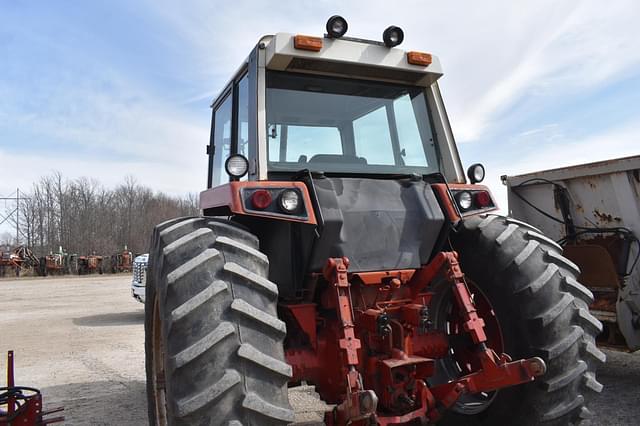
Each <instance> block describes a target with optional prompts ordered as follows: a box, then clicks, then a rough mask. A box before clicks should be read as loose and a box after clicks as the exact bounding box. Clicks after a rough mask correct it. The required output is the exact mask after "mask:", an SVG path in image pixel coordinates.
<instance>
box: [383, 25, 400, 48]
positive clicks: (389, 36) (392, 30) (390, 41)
mask: <svg viewBox="0 0 640 426" xmlns="http://www.w3.org/2000/svg"><path fill="white" fill-rule="evenodd" d="M382 40H383V41H384V44H385V46H387V47H395V46H397V45H399V44H400V43H402V41H403V40H404V31H402V28H400V27H396V26H393V25H392V26H390V27H389V28H387V29H386V30H384V32H383V33H382Z"/></svg>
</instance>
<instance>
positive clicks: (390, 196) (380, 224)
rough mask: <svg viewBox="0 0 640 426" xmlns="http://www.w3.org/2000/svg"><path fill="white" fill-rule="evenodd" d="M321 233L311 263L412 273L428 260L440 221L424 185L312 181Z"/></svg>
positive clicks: (314, 266) (433, 199)
mask: <svg viewBox="0 0 640 426" xmlns="http://www.w3.org/2000/svg"><path fill="white" fill-rule="evenodd" d="M313 182H314V186H315V188H316V192H317V194H318V203H319V205H320V209H321V211H322V217H323V220H324V229H323V230H322V236H321V238H320V240H319V241H318V243H317V245H316V247H315V249H314V253H313V259H312V262H311V264H312V269H314V270H320V269H321V268H322V266H323V265H324V263H325V262H326V259H327V258H328V257H340V256H347V257H348V258H349V259H350V260H351V265H350V267H349V270H350V271H351V272H362V271H379V270H392V269H407V268H417V267H419V266H421V265H423V264H425V263H427V262H428V261H429V257H430V256H431V254H432V252H433V249H434V246H435V244H436V240H437V238H438V235H439V234H440V231H441V230H442V226H443V225H444V222H445V218H444V214H443V213H442V210H441V209H440V207H439V204H438V201H437V200H436V197H435V195H434V193H433V190H432V189H431V187H430V186H429V185H428V184H427V183H425V182H424V181H409V180H404V181H397V180H379V179H360V178H334V177H332V178H323V179H314V181H313Z"/></svg>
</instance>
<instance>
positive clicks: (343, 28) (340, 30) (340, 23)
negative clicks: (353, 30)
mask: <svg viewBox="0 0 640 426" xmlns="http://www.w3.org/2000/svg"><path fill="white" fill-rule="evenodd" d="M348 28H349V25H347V20H346V19H344V18H343V17H342V16H340V15H333V16H332V17H331V18H329V20H327V34H328V35H329V37H331V38H340V37H342V36H343V35H345V33H346V32H347V29H348Z"/></svg>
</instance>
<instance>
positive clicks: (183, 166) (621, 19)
mask: <svg viewBox="0 0 640 426" xmlns="http://www.w3.org/2000/svg"><path fill="white" fill-rule="evenodd" d="M334 13H338V14H341V15H343V16H345V17H346V18H347V20H348V21H349V24H350V25H349V33H350V35H353V36H359V37H364V38H374V39H378V38H380V34H381V32H382V30H383V29H384V28H385V27H386V26H388V25H391V24H394V25H399V26H401V27H402V28H403V29H404V30H405V42H404V44H403V46H402V47H404V48H405V49H407V50H409V49H415V50H421V51H430V52H432V53H434V54H436V55H438V56H439V57H440V60H441V62H442V64H443V67H444V71H445V75H444V77H443V78H442V79H441V88H442V91H443V96H444V98H445V101H446V104H447V109H448V112H449V115H450V120H451V123H452V126H453V130H454V134H455V135H456V138H457V140H458V142H459V149H460V152H461V155H462V160H463V162H464V163H465V165H469V164H471V163H474V162H482V163H484V164H485V165H486V166H487V170H488V177H487V183H488V184H489V185H490V186H491V188H492V189H493V190H494V191H495V192H496V193H497V195H498V197H499V199H500V200H501V201H502V202H503V204H504V203H505V201H504V200H505V195H504V188H502V186H501V185H500V184H499V181H498V177H499V176H500V175H501V174H505V173H506V174H517V173H524V172H528V171H533V170H538V169H543V168H550V167H560V166H564V165H570V164H577V163H580V162H586V161H597V160H602V159H608V158H615V157H620V156H625V155H632V154H640V143H639V139H640V120H639V118H640V25H638V24H637V23H638V22H639V21H640V3H638V2H637V1H631V0H619V1H614V2H608V3H606V4H605V3H603V2H602V1H571V0H568V1H562V2H558V1H551V0H539V1H536V2H526V3H525V2H512V1H491V0H487V1H483V2H477V1H456V2H442V1H441V2H435V1H411V2H402V1H396V2H388V1H352V2H344V1H343V2H337V1H331V2H330V1H305V0H298V1H280V2H273V4H268V3H267V2H255V3H252V2H246V1H235V2H214V1H211V0H210V1H181V2H175V1H163V0H153V1H151V0H149V1H147V0H139V1H123V0H110V1H91V2H87V1H77V0H66V1H63V0H57V1H54V0H50V1H44V0H41V1H35V0H34V1H26V0H25V1H21V0H0V195H6V194H8V193H10V192H12V191H13V190H15V188H16V187H20V188H21V189H22V190H28V189H29V188H30V186H31V182H33V181H34V180H36V179H37V178H38V177H39V176H41V175H43V174H48V173H49V172H51V171H52V170H59V171H60V172H62V173H63V175H65V176H67V177H70V178H74V177H78V176H90V177H95V178H97V179H98V180H100V181H101V182H103V183H105V184H106V185H113V184H115V183H118V182H120V181H121V180H122V179H123V177H124V176H125V175H133V176H135V177H136V178H137V179H138V181H139V182H141V183H144V184H146V185H148V186H151V187H152V188H154V189H158V190H163V191H166V192H169V193H173V194H180V193H184V192H196V191H199V190H201V189H203V188H204V186H205V179H206V157H205V145H206V144H207V141H208V132H209V120H210V110H209V103H210V101H211V99H212V98H213V97H214V96H215V94H216V93H217V92H218V90H220V89H221V88H222V86H223V85H224V83H225V81H226V79H227V78H228V77H229V76H230V74H231V73H232V72H233V71H234V70H235V69H236V68H237V67H238V65H239V64H240V62H241V61H242V60H243V58H244V57H245V56H246V55H247V53H248V52H249V50H250V49H251V48H252V47H253V45H254V44H255V43H256V42H257V40H258V38H259V37H260V36H261V35H263V34H268V33H274V32H278V31H286V32H293V33H305V34H318V35H320V34H322V33H323V31H324V23H325V20H326V18H327V17H328V16H330V15H332V14H334ZM1 211H2V206H0V212H1Z"/></svg>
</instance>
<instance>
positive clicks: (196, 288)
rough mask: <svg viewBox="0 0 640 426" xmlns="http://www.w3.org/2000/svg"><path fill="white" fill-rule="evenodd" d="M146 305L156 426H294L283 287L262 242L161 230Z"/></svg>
mask: <svg viewBox="0 0 640 426" xmlns="http://www.w3.org/2000/svg"><path fill="white" fill-rule="evenodd" d="M148 270H149V275H148V279H147V284H146V302H145V351H146V367H147V395H148V402H149V404H148V408H149V422H150V424H152V425H156V424H168V425H195V424H198V425H200V424H207V425H218V424H220V425H245V426H248V425H284V424H287V423H290V422H291V421H293V411H292V410H291V407H290V405H289V401H288V395H287V382H288V380H289V379H290V377H291V373H292V372H291V367H290V366H289V365H288V364H286V363H285V362H284V349H283V345H282V342H283V339H284V336H285V334H286V328H285V324H284V323H283V322H282V321H280V320H279V319H278V317H277V312H276V307H277V300H278V288H277V286H276V285H275V284H274V283H272V282H270V281H268V280H267V278H266V277H267V273H268V260H267V257H266V256H265V255H264V254H262V253H261V252H260V251H258V240H257V238H256V237H255V236H253V235H252V234H250V233H249V232H247V231H245V230H243V229H240V228H239V227H238V226H237V225H234V224H232V223H231V222H228V221H222V220H216V219H212V218H201V217H196V218H182V219H176V220H172V221H168V222H165V223H163V224H161V225H158V226H157V227H156V229H155V231H154V235H153V239H152V249H151V255H150V259H149V268H148Z"/></svg>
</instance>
